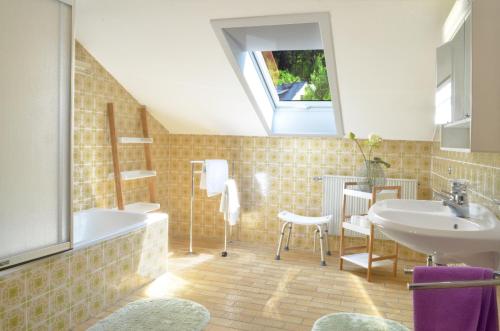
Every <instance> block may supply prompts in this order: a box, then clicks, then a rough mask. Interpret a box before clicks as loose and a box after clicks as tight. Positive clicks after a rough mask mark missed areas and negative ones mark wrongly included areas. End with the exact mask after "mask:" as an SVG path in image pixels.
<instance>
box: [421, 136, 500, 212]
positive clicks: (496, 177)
mask: <svg viewBox="0 0 500 331" xmlns="http://www.w3.org/2000/svg"><path fill="white" fill-rule="evenodd" d="M499 143H500V142H499ZM452 179H465V180H467V182H468V186H469V192H468V194H469V199H470V201H471V202H476V203H479V204H481V205H484V206H485V207H487V208H488V209H490V210H491V211H493V212H494V213H495V214H496V215H497V218H500V206H499V205H498V202H500V153H459V152H448V151H442V150H440V148H439V143H437V142H436V143H435V144H434V145H433V146H432V167H431V183H432V188H433V189H435V190H438V191H440V190H447V191H449V190H450V180H452ZM495 201H497V202H495Z"/></svg>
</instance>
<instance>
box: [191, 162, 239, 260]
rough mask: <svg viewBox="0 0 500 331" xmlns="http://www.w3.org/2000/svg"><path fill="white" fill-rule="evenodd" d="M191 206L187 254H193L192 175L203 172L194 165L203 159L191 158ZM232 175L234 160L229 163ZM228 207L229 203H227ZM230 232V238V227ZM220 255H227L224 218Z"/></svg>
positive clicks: (225, 222) (232, 174)
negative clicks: (222, 246)
mask: <svg viewBox="0 0 500 331" xmlns="http://www.w3.org/2000/svg"><path fill="white" fill-rule="evenodd" d="M190 163H191V206H190V220H189V252H188V254H190V255H192V254H195V253H194V252H193V210H194V175H195V174H201V173H202V172H203V169H202V170H195V165H196V164H204V163H205V161H204V160H191V161H190ZM233 177H234V160H232V164H231V177H230V178H233ZM228 208H229V204H228ZM229 231H230V234H229V237H230V238H231V234H232V228H229ZM221 256H223V257H226V256H227V221H226V220H224V251H222V253H221Z"/></svg>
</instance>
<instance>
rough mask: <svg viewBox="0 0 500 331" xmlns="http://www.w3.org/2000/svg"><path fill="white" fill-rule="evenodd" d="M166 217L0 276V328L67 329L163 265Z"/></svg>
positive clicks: (6, 330)
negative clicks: (118, 235) (163, 219)
mask: <svg viewBox="0 0 500 331" xmlns="http://www.w3.org/2000/svg"><path fill="white" fill-rule="evenodd" d="M167 237H168V223H167V221H166V220H165V221H158V222H155V223H152V224H149V225H148V226H147V227H144V228H141V229H139V230H136V231H134V232H131V233H129V234H126V235H123V236H121V237H117V238H115V239H111V240H108V241H104V242H102V243H99V244H97V245H94V246H90V247H89V248H84V249H81V250H76V251H74V252H73V251H71V252H68V253H63V254H58V255H56V256H54V257H50V258H45V259H42V260H40V261H37V262H32V263H29V264H27V265H24V266H21V267H19V268H14V269H11V270H7V271H4V272H3V274H2V276H0V330H4V331H11V330H12V331H13V330H61V331H66V330H71V329H73V328H74V327H75V326H77V325H78V324H80V323H83V322H84V321H86V320H87V319H89V318H91V317H93V316H95V315H97V314H99V313H100V312H101V311H102V310H104V309H105V308H106V307H109V306H111V305H113V304H114V303H115V302H116V301H118V300H120V299H122V298H124V297H125V296H127V295H128V294H129V293H130V292H131V291H133V290H135V289H137V288H139V287H140V286H142V285H144V284H145V283H147V282H149V281H151V280H152V279H154V278H155V277H158V276H159V275H161V274H162V273H164V272H165V271H166V267H167V241H168V239H167Z"/></svg>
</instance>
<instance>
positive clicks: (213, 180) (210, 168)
mask: <svg viewBox="0 0 500 331" xmlns="http://www.w3.org/2000/svg"><path fill="white" fill-rule="evenodd" d="M228 172H229V171H228V166H227V160H205V163H203V170H202V172H201V180H200V188H201V189H203V190H207V196H209V197H212V196H214V195H218V194H221V193H222V192H224V187H225V183H226V180H227V179H228V178H229V176H228Z"/></svg>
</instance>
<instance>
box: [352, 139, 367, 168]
mask: <svg viewBox="0 0 500 331" xmlns="http://www.w3.org/2000/svg"><path fill="white" fill-rule="evenodd" d="M354 141H355V142H356V145H358V148H359V150H360V152H361V155H363V159H365V163H366V161H367V160H366V155H365V153H364V152H363V148H361V145H360V144H359V141H358V139H354Z"/></svg>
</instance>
